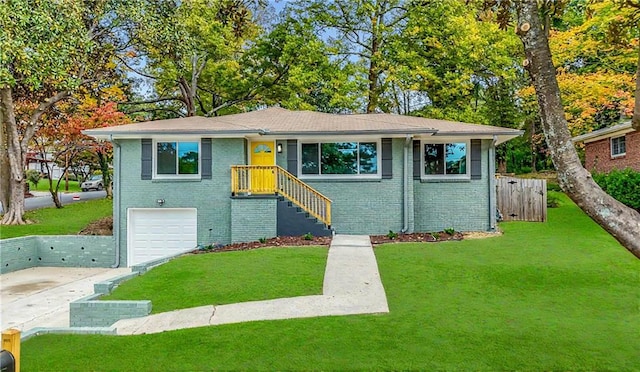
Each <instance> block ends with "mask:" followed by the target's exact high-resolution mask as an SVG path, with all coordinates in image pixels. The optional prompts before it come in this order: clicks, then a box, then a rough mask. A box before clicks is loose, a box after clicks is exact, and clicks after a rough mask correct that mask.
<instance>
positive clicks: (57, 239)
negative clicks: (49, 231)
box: [38, 235, 115, 267]
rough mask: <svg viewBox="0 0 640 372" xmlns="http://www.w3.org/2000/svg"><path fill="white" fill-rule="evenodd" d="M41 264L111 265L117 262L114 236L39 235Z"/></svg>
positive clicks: (66, 265) (67, 265)
mask: <svg viewBox="0 0 640 372" xmlns="http://www.w3.org/2000/svg"><path fill="white" fill-rule="evenodd" d="M38 239H39V240H40V250H39V257H38V261H39V262H38V263H39V266H61V267H69V266H71V267H109V266H111V265H113V264H114V263H115V261H114V257H115V242H114V240H113V237H112V236H84V235H83V236H74V235H69V236H66V235H56V236H39V238H38Z"/></svg>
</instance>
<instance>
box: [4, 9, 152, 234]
mask: <svg viewBox="0 0 640 372" xmlns="http://www.w3.org/2000/svg"><path fill="white" fill-rule="evenodd" d="M144 5H145V2H144V1H143V0H97V1H95V0H94V1H91V0H86V1H80V0H58V1H46V0H11V1H2V2H0V24H2V25H3V27H2V28H0V112H2V115H1V116H2V117H1V119H2V141H1V143H2V146H1V147H0V160H1V163H2V164H1V165H2V170H1V172H2V173H1V174H0V179H2V180H3V181H2V188H1V189H0V201H1V202H2V204H3V210H4V211H5V214H4V216H3V217H2V221H0V223H2V224H23V223H25V222H24V220H23V214H24V167H25V160H26V153H27V149H28V147H29V145H30V142H31V140H32V138H33V136H34V134H35V133H36V131H37V130H38V128H39V126H40V125H41V118H42V115H44V114H45V113H46V112H47V111H48V110H50V109H51V108H52V107H53V106H55V105H56V104H58V103H59V102H60V101H62V100H65V99H67V98H68V97H70V96H72V94H73V93H74V91H75V90H76V89H77V88H78V87H80V86H86V87H88V88H89V89H101V88H102V87H103V86H104V84H103V83H104V82H105V81H108V80H109V79H112V78H116V77H118V75H119V74H118V73H119V71H118V69H117V66H116V65H115V64H114V63H113V58H114V55H115V54H118V53H124V52H126V51H127V49H128V47H129V41H130V31H131V30H132V29H133V27H132V24H133V23H135V22H134V20H137V19H138V17H137V14H142V13H145V12H143V11H141V9H142V8H143V6H144ZM98 82H100V83H102V84H98ZM16 98H17V99H19V100H28V101H30V102H34V103H35V104H34V105H33V107H34V108H33V109H32V110H30V111H29V112H22V113H19V115H16V111H15V107H16V106H15V104H14V99H16ZM5 180H6V181H5Z"/></svg>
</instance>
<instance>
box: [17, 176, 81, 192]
mask: <svg viewBox="0 0 640 372" xmlns="http://www.w3.org/2000/svg"><path fill="white" fill-rule="evenodd" d="M57 182H58V180H53V188H54V189H55V188H56V183H57ZM64 185H65V182H64V180H62V181H60V188H59V189H58V191H60V192H67V191H66V190H65V189H64ZM29 190H31V191H47V192H48V191H49V180H48V179H41V180H40V182H38V187H35V186H33V183H31V182H29ZM80 191H81V190H80V183H79V182H78V181H71V180H69V191H68V192H80Z"/></svg>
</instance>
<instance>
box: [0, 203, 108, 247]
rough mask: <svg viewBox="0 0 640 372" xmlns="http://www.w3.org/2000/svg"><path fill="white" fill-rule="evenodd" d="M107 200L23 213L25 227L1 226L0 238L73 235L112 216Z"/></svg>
mask: <svg viewBox="0 0 640 372" xmlns="http://www.w3.org/2000/svg"><path fill="white" fill-rule="evenodd" d="M112 211H113V208H112V202H111V200H108V199H99V200H90V201H86V202H76V203H73V204H69V205H65V206H64V208H62V209H57V208H54V207H51V208H42V209H36V210H33V211H29V212H26V213H25V216H24V218H25V219H26V220H29V221H31V222H32V223H31V224H27V225H14V226H1V227H0V238H2V239H6V238H15V237H18V236H27V235H69V234H72V235H75V234H77V233H78V232H79V231H80V230H82V229H83V228H84V227H85V226H87V224H88V223H89V222H92V221H95V220H97V219H100V218H103V217H107V216H111V215H112Z"/></svg>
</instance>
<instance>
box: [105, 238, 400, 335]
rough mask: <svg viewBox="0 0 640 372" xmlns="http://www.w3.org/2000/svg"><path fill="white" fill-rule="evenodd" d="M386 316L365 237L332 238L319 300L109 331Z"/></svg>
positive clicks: (197, 310)
mask: <svg viewBox="0 0 640 372" xmlns="http://www.w3.org/2000/svg"><path fill="white" fill-rule="evenodd" d="M388 312H389V307H388V305H387V297H386V295H385V292H384V287H383V286H382V282H381V281H380V274H379V272H378V265H377V262H376V257H375V255H374V254H373V248H372V247H371V242H370V240H369V237H368V236H360V235H336V236H335V237H334V238H333V240H332V242H331V246H330V248H329V256H328V258H327V267H326V269H325V275H324V284H323V294H322V295H317V296H302V297H291V298H279V299H275V300H267V301H252V302H243V303H237V304H229V305H219V306H213V305H210V306H200V307H194V308H190V309H183V310H176V311H170V312H166V313H160V314H154V315H149V316H146V317H142V318H134V319H123V320H120V321H118V322H117V323H115V324H114V325H113V326H114V327H115V328H116V329H117V334H119V335H133V334H146V333H158V332H164V331H171V330H176V329H183V328H195V327H205V326H210V325H218V324H229V323H240V322H249V321H255V320H275V319H291V318H310V317H318V316H330V315H353V314H372V313H388Z"/></svg>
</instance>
